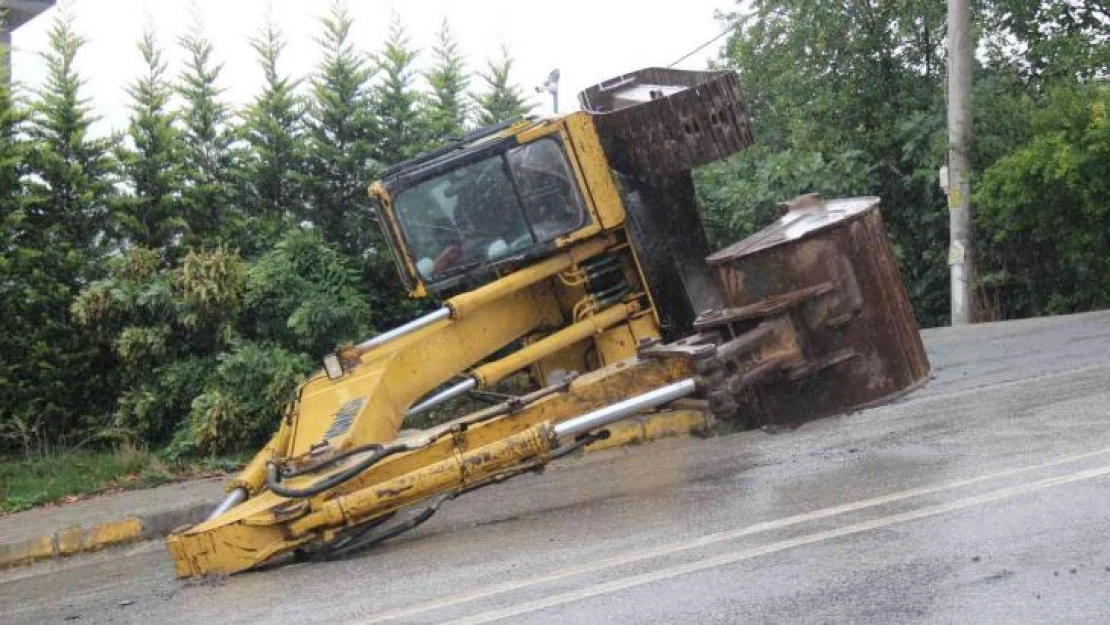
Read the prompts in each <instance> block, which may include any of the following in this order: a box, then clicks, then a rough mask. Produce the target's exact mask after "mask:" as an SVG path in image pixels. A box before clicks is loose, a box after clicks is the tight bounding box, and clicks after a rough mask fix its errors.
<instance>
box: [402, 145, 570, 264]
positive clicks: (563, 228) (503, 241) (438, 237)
mask: <svg viewBox="0 0 1110 625" xmlns="http://www.w3.org/2000/svg"><path fill="white" fill-rule="evenodd" d="M573 181H574V177H573V173H572V172H571V169H570V166H569V165H568V164H567V162H566V158H565V157H564V156H563V151H562V149H561V147H560V145H559V143H558V142H557V141H555V140H554V139H540V140H538V141H535V142H532V143H529V144H527V145H522V146H519V147H516V148H512V149H510V150H506V151H505V152H501V153H499V154H495V155H492V156H489V157H487V158H485V159H483V160H480V161H477V162H473V163H469V164H467V165H463V166H462V167H459V168H457V169H455V170H453V171H450V172H448V173H446V174H443V175H441V176H438V177H435V178H431V179H428V180H425V181H424V182H421V183H419V184H417V185H415V186H413V187H410V188H408V189H405V190H404V191H402V192H401V193H399V194H398V195H397V196H396V197H395V198H394V199H393V207H394V210H395V212H396V215H397V218H398V220H399V221H400V224H401V229H402V230H403V232H404V235H405V239H406V241H407V242H408V245H409V249H410V250H411V253H412V257H413V259H414V260H415V262H416V270H417V272H418V273H419V274H420V277H421V278H422V279H424V280H426V281H429V282H436V281H438V280H442V279H444V278H447V277H450V276H452V275H456V274H459V273H462V272H464V271H466V270H467V269H470V268H472V267H477V266H481V265H485V264H487V263H489V262H492V261H496V260H498V259H500V258H504V257H507V256H510V255H513V254H516V253H519V252H523V251H526V250H528V249H530V248H531V247H533V246H535V245H538V244H540V243H546V242H548V241H551V240H554V239H555V238H556V237H559V236H561V235H563V234H566V233H568V232H570V231H572V230H574V229H576V228H578V227H580V226H581V225H582V223H583V220H584V217H585V211H584V209H583V206H582V202H581V199H580V197H579V195H578V192H577V191H576V185H575V184H574V182H573Z"/></svg>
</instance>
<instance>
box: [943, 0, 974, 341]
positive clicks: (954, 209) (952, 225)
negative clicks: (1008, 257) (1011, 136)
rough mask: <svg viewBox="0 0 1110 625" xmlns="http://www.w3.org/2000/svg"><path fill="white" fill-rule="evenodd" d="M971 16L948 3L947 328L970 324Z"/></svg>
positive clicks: (963, 1)
mask: <svg viewBox="0 0 1110 625" xmlns="http://www.w3.org/2000/svg"><path fill="white" fill-rule="evenodd" d="M970 22H971V10H970V8H969V7H968V0H948V223H949V245H948V266H949V268H950V269H951V280H952V325H954V326H956V325H964V324H967V323H971V321H972V292H971V287H972V284H971V283H972V280H973V279H974V276H975V267H974V263H973V258H972V237H971V158H970V153H971V58H972V57H971V33H970V30H971V29H970Z"/></svg>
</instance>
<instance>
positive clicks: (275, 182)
mask: <svg viewBox="0 0 1110 625" xmlns="http://www.w3.org/2000/svg"><path fill="white" fill-rule="evenodd" d="M251 46H252V47H253V48H254V51H255V53H256V54H257V56H258V63H259V65H260V66H261V68H262V72H263V75H264V80H265V82H264V84H263V87H262V92H261V93H259V94H258V96H257V97H256V98H255V99H254V101H253V102H252V103H251V104H250V105H249V106H248V107H247V110H246V111H245V114H244V120H243V126H242V128H241V133H242V136H243V138H244V139H245V140H246V143H247V145H248V146H249V149H248V154H247V159H246V163H245V174H246V175H245V177H244V179H245V183H246V189H245V197H244V208H245V209H246V211H247V214H248V217H249V223H250V224H251V227H250V230H251V232H252V236H251V240H252V241H251V242H252V243H253V244H254V245H253V246H251V248H252V249H248V250H245V251H246V252H248V253H250V252H251V251H259V250H261V249H264V248H268V247H269V244H270V243H273V242H275V241H277V239H278V238H279V237H280V236H281V233H282V232H284V231H285V230H286V229H287V228H288V227H289V226H290V225H291V224H293V223H295V221H296V220H297V219H299V218H300V217H301V216H302V215H303V214H304V206H305V193H306V191H305V188H304V185H305V182H306V180H305V172H304V170H305V165H306V162H307V157H308V154H307V149H306V146H305V144H304V140H305V136H306V135H305V132H306V131H305V126H304V122H303V121H302V116H303V114H304V111H305V105H304V103H303V102H302V100H301V98H299V97H298V96H297V95H296V93H295V91H296V89H297V85H298V82H299V81H297V80H294V79H291V78H290V77H288V76H286V75H283V74H281V72H280V71H279V70H278V61H279V59H280V57H281V53H282V51H283V50H284V49H285V39H284V37H283V36H282V34H281V32H280V30H279V29H278V27H277V26H276V25H275V24H274V23H273V22H267V23H266V24H265V25H264V26H263V27H262V29H261V30H260V32H259V34H258V35H257V36H256V37H254V38H253V39H252V40H251Z"/></svg>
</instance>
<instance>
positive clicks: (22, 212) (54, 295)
mask: <svg viewBox="0 0 1110 625" xmlns="http://www.w3.org/2000/svg"><path fill="white" fill-rule="evenodd" d="M49 43H50V47H49V49H48V50H47V51H46V52H44V53H43V55H42V57H43V60H44V62H45V65H46V80H45V83H44V85H43V87H42V89H41V90H40V91H39V92H38V93H37V97H36V99H35V101H34V102H33V105H32V109H31V113H32V116H31V120H30V123H29V124H28V125H27V127H26V128H27V130H26V136H27V139H28V141H29V145H28V151H27V155H26V166H27V169H26V173H27V174H28V176H26V178H25V180H26V184H27V190H26V192H25V194H23V195H22V197H21V200H22V202H21V204H20V206H19V208H18V210H16V211H15V212H13V213H9V214H8V215H7V216H6V219H5V221H6V223H5V228H6V229H7V228H12V229H13V231H9V232H8V233H7V236H9V237H12V239H13V243H14V248H13V249H10V250H6V253H5V268H4V272H5V273H7V274H9V275H12V276H16V279H17V283H18V286H17V287H16V288H17V289H18V292H17V293H14V294H12V297H11V298H8V297H5V298H4V299H5V300H6V301H7V304H6V306H9V307H11V308H14V310H7V311H5V312H6V313H8V314H11V316H12V317H13V319H11V320H6V322H5V323H6V325H8V328H6V329H7V330H8V332H7V333H6V334H8V336H7V339H6V340H7V341H11V342H10V343H8V344H6V345H5V346H4V359H5V360H8V359H9V358H10V359H12V360H11V362H13V363H15V365H14V367H13V369H14V371H11V372H9V373H8V374H7V375H12V377H11V378H9V379H7V380H5V381H4V386H5V387H6V389H7V392H5V397H3V398H2V399H0V403H2V404H3V407H2V408H0V411H4V412H7V413H8V414H7V415H5V418H4V421H5V425H7V424H10V423H15V422H18V423H20V424H21V425H20V426H18V427H20V428H21V429H23V430H24V431H26V430H34V431H36V432H37V433H38V435H39V436H41V437H43V439H46V438H49V439H52V440H57V438H59V437H61V436H63V435H68V434H73V433H75V432H78V431H80V430H79V429H78V428H79V427H80V426H88V425H93V424H95V423H96V422H98V421H99V418H100V417H102V416H103V415H105V414H106V413H107V412H108V410H109V405H110V403H111V401H112V398H113V397H114V392H113V389H114V387H115V379H114V374H113V373H112V371H111V368H110V366H109V360H108V356H109V355H108V354H107V353H105V352H103V351H101V350H99V349H97V348H96V347H95V345H94V344H93V343H92V341H90V340H89V338H88V336H87V335H86V334H85V333H84V332H83V331H82V330H81V329H80V328H79V327H77V326H76V325H75V324H74V323H73V321H72V318H71V316H70V311H69V306H70V302H71V301H72V299H73V296H74V295H75V294H76V293H77V291H78V289H79V288H80V287H81V286H82V285H83V284H86V283H87V282H88V281H89V280H90V279H93V278H95V277H97V276H98V275H100V274H101V273H102V266H103V262H102V260H103V258H104V256H105V254H106V253H107V252H109V251H110V250H111V249H112V245H111V243H112V242H111V240H110V238H109V236H108V232H109V229H110V227H111V224H110V222H109V218H110V213H109V205H110V202H111V201H112V194H113V180H112V176H113V169H114V164H113V162H112V160H111V158H110V152H109V145H110V144H111V142H113V141H114V139H113V138H103V139H93V138H90V136H89V127H90V125H91V124H92V122H93V121H94V118H93V117H92V116H91V114H90V112H89V107H88V101H87V100H86V99H85V98H83V97H82V95H81V86H82V85H83V83H84V81H83V79H82V78H81V76H80V75H79V74H78V73H77V71H76V69H75V68H74V62H75V60H76V58H77V54H78V52H79V50H80V49H81V47H82V45H83V44H84V40H83V39H82V38H81V37H80V36H79V35H78V34H77V33H76V32H75V31H74V28H73V16H72V14H70V13H69V11H68V10H66V9H65V8H64V7H63V10H62V11H61V12H60V13H59V15H58V17H57V18H56V20H55V22H54V24H53V26H52V27H51V29H50V33H49ZM9 119H10V113H9ZM8 314H5V317H8ZM12 326H15V327H12ZM0 414H2V413H0ZM83 418H88V419H89V420H87V421H83V420H82V419H83Z"/></svg>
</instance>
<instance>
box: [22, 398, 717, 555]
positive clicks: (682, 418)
mask: <svg viewBox="0 0 1110 625" xmlns="http://www.w3.org/2000/svg"><path fill="white" fill-rule="evenodd" d="M607 429H608V430H609V437H608V438H606V439H603V440H599V441H597V442H595V443H593V444H592V445H590V446H588V447H586V448H585V450H584V451H585V452H586V453H593V452H598V451H604V450H607V449H613V448H616V447H625V446H628V445H638V444H640V443H644V442H647V441H651V440H655V439H659V438H669V437H673V436H685V435H700V436H704V435H706V434H708V432H709V424H708V422H707V420H706V416H705V414H704V413H702V412H700V411H695V410H674V411H671V412H664V413H660V414H654V415H647V416H641V417H632V418H629V419H625V420H624V421H621V422H620V423H617V424H614V425H611V426H609V427H608V428H607ZM215 503H216V502H203V503H196V502H195V501H193V502H188V504H187V505H183V506H182V507H180V508H176V509H171V510H163V511H159V512H155V513H151V514H145V515H139V516H128V517H124V518H122V519H120V520H118V521H110V522H106V523H100V524H97V525H89V526H82V525H74V526H71V527H66V528H63V529H60V530H58V531H56V532H51V533H49V534H42V535H40V536H36V537H34V538H27V539H23V540H18V541H12V542H8V543H0V570H2V569H7V568H11V567H14V566H19V565H22V564H31V563H34V562H38V561H41V560H57V559H59V558H65V557H68V556H72V555H76V554H79V553H91V552H93V551H99V550H101V549H104V548H106V547H114V546H119V545H126V544H129V543H134V542H138V541H141V540H152V539H155V538H164V537H166V536H168V535H169V534H170V532H171V531H173V529H174V528H176V527H180V526H182V525H192V524H194V523H199V522H201V521H203V520H204V519H205V518H206V517H207V516H208V513H209V512H210V511H211V510H212V507H213V506H214V505H215Z"/></svg>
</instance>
